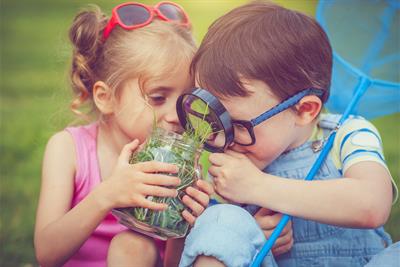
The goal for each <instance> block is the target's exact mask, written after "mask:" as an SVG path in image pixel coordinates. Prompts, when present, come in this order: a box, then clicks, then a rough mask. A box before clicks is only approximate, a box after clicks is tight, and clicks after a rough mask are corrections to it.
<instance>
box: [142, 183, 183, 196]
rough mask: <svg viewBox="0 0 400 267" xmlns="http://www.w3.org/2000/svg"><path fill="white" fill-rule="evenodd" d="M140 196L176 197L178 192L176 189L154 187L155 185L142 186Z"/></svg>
mask: <svg viewBox="0 0 400 267" xmlns="http://www.w3.org/2000/svg"><path fill="white" fill-rule="evenodd" d="M141 192H142V194H143V195H145V196H156V197H176V196H177V195H178V191H177V190H176V189H172V188H167V187H162V186H155V185H147V184H143V185H142V190H141Z"/></svg>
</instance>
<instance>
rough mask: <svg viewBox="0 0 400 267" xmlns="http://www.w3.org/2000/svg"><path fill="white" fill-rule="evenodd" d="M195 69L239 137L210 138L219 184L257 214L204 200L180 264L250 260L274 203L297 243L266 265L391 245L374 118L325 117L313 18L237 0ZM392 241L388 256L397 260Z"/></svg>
mask: <svg viewBox="0 0 400 267" xmlns="http://www.w3.org/2000/svg"><path fill="white" fill-rule="evenodd" d="M227 66H228V67H227ZM192 67H193V70H194V71H195V75H196V78H198V79H197V82H198V84H199V86H201V87H203V88H205V89H207V90H208V91H209V92H207V91H202V93H203V95H204V94H206V93H207V94H208V95H207V99H213V98H212V97H213V96H211V95H210V92H211V93H212V94H213V95H214V96H215V98H214V99H213V102H212V103H213V104H214V105H216V104H215V103H216V101H215V100H216V98H218V99H219V102H220V104H221V105H223V107H224V108H225V109H226V111H227V112H225V111H224V110H223V108H222V107H221V106H218V107H217V108H216V110H222V111H221V114H223V115H224V116H225V117H224V118H227V115H226V114H227V113H229V114H230V116H231V118H232V119H231V120H227V121H230V123H231V125H228V124H227V125H228V126H229V127H228V126H227V127H226V128H227V129H231V128H233V129H234V130H233V135H232V136H231V137H232V138H229V139H228V138H226V139H225V136H227V135H226V134H225V135H222V136H223V137H224V140H225V141H226V140H232V142H226V143H225V144H224V143H223V142H220V141H219V142H217V141H218V138H217V137H216V138H214V139H213V140H211V141H210V142H213V141H214V140H215V142H214V143H213V144H211V145H214V146H218V145H220V144H222V145H224V147H219V148H222V149H223V148H226V151H225V153H214V154H211V155H210V157H209V160H210V162H211V167H210V168H209V170H208V171H209V172H210V174H212V175H213V177H214V184H215V189H216V192H217V193H218V194H220V195H221V196H222V197H224V198H225V199H227V200H230V201H231V202H234V203H239V204H241V205H242V206H244V207H245V208H246V210H248V211H257V212H256V213H255V215H254V217H252V216H251V215H250V213H249V212H247V211H246V210H245V209H242V208H240V207H238V206H234V205H229V204H220V205H215V206H213V207H210V208H208V209H207V210H206V211H205V212H204V213H203V214H202V215H201V216H200V217H199V218H198V220H197V221H196V224H195V226H194V228H193V229H192V230H191V232H190V234H189V236H188V237H187V239H186V242H185V250H184V253H183V255H182V260H181V262H180V266H182V267H186V266H191V265H192V264H194V266H207V267H210V266H223V265H226V266H249V265H250V264H251V262H252V260H253V258H254V256H255V254H256V253H257V252H258V251H259V250H260V249H261V246H262V244H263V243H264V242H265V237H264V233H265V229H266V228H268V222H266V221H265V220H264V219H263V215H264V214H266V213H271V212H272V211H274V212H279V213H285V214H290V215H292V216H294V217H293V219H292V227H293V239H294V244H293V247H292V249H291V250H290V251H289V252H287V253H284V254H281V255H279V256H277V257H275V260H276V262H275V261H274V260H273V259H272V258H271V257H269V258H267V259H266V260H265V261H264V262H263V264H265V263H269V265H267V266H276V263H277V264H278V266H287V267H292V266H293V267H294V266H364V265H365V264H366V263H367V262H368V261H369V260H370V259H371V258H372V257H373V256H374V255H376V254H378V253H380V252H382V251H385V250H384V249H385V247H387V246H389V245H390V244H391V242H392V241H391V239H390V236H389V235H388V234H387V233H386V232H385V230H384V229H383V227H382V225H383V224H384V223H385V222H386V220H387V218H388V216H389V214H390V209H391V204H392V201H394V199H395V198H396V194H397V189H396V186H395V184H394V182H393V179H392V177H391V174H390V172H389V170H388V168H387V166H386V163H385V161H384V157H383V153H382V150H383V149H382V142H381V139H380V137H379V133H378V132H377V130H376V128H375V127H374V126H373V125H372V124H371V123H369V122H368V121H366V120H365V119H363V118H361V117H353V118H350V119H348V120H347V121H346V122H345V123H344V124H343V125H341V127H340V128H339V129H336V126H337V122H338V121H339V118H340V116H338V115H333V114H329V115H327V114H323V115H321V116H319V113H320V111H321V109H322V106H323V103H324V102H325V101H326V100H327V98H328V96H329V87H330V80H331V71H332V49H331V46H330V43H329V40H328V38H327V36H326V34H325V32H324V31H323V30H322V28H321V27H320V26H319V25H318V23H317V22H316V21H315V20H314V19H312V18H310V17H308V16H306V15H304V14H301V13H299V12H296V11H292V10H288V9H285V8H283V7H280V6H278V5H274V4H272V3H268V2H267V3H265V2H262V1H256V2H252V3H250V4H247V5H244V6H241V7H238V8H236V9H234V10H232V11H231V12H229V13H228V14H226V15H224V16H222V17H221V18H220V19H218V20H217V21H216V22H214V24H212V26H211V27H210V28H209V31H208V33H207V35H206V36H205V38H204V39H203V41H202V44H201V46H200V48H199V50H198V52H197V53H196V55H195V57H194V59H193V62H192ZM193 94H195V92H193ZM210 117H211V116H210ZM210 124H211V123H210ZM215 125H218V124H217V123H216V124H215ZM332 130H337V135H336V137H335V141H334V146H333V149H332V150H331V152H330V154H329V156H328V157H327V159H326V160H325V162H324V164H323V165H322V166H321V168H320V170H319V171H318V173H317V175H316V176H315V179H314V181H304V178H305V177H306V175H307V173H308V172H309V170H310V169H311V166H312V165H313V163H314V162H315V160H316V158H317V157H318V155H319V153H320V151H321V147H322V144H323V141H324V139H326V138H327V136H328V135H329V134H330V132H331V131H332ZM263 231H264V233H263ZM268 234H271V232H269V233H268ZM278 241H279V240H278ZM281 242H282V243H285V242H283V240H282V241H281ZM396 249H398V246H394V247H391V249H390V251H392V252H391V253H390V251H389V253H387V254H386V255H393V256H392V258H391V259H388V260H391V261H392V262H398V255H399V254H397V258H395V255H396V254H395V253H393V251H396ZM269 256H271V255H269ZM274 256H276V255H274ZM374 262H375V261H374ZM379 266H392V265H390V264H389V263H387V262H386V265H385V264H384V263H380V265H379Z"/></svg>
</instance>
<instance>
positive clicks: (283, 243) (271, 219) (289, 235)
mask: <svg viewBox="0 0 400 267" xmlns="http://www.w3.org/2000/svg"><path fill="white" fill-rule="evenodd" d="M281 218H282V214H281V213H276V212H274V211H272V210H269V209H266V208H261V209H260V210H259V211H258V212H257V213H256V214H255V215H254V219H255V220H256V221H257V223H258V225H259V226H260V227H261V229H262V230H263V232H264V234H265V238H266V239H268V238H269V237H270V236H271V234H272V232H273V231H274V230H275V228H276V226H277V225H278V223H279V221H280V219H281ZM292 246H293V229H292V221H289V222H288V223H287V225H286V226H285V228H283V230H282V233H281V234H280V235H279V237H278V239H277V240H276V242H275V244H274V246H273V247H272V253H273V254H274V256H278V255H281V254H283V253H286V252H288V251H289V250H290V249H291V248H292Z"/></svg>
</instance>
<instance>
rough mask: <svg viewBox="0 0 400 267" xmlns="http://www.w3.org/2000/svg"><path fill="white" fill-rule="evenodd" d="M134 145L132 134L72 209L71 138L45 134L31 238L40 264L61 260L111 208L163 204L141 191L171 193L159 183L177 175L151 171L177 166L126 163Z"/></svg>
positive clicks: (170, 170) (162, 206) (161, 206)
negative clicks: (99, 179) (106, 172)
mask: <svg viewBox="0 0 400 267" xmlns="http://www.w3.org/2000/svg"><path fill="white" fill-rule="evenodd" d="M137 146H138V141H137V140H135V141H133V142H131V143H130V144H128V145H126V146H124V148H123V149H122V152H121V155H120V157H119V159H118V161H117V164H116V166H115V168H114V170H113V173H112V174H111V176H110V177H109V178H108V179H106V180H105V181H103V182H102V183H100V184H99V185H98V186H97V187H96V188H95V189H93V190H92V191H91V192H90V193H89V194H88V195H87V196H86V197H85V198H84V199H83V200H82V201H80V202H79V203H78V204H77V205H76V206H75V207H73V208H72V209H71V200H72V197H73V188H74V178H73V177H74V175H75V169H76V167H75V166H76V163H75V150H74V143H73V140H72V137H71V136H70V134H69V133H67V132H60V133H58V134H56V135H55V136H53V137H52V138H51V139H50V141H49V142H48V144H47V147H46V152H45V156H44V161H43V173H42V186H41V192H40V199H39V205H38V210H37V217H36V225H35V238H34V243H35V251H36V257H37V259H38V262H39V263H40V265H41V266H44V267H45V266H59V265H62V264H63V263H64V262H65V261H66V260H68V258H70V257H71V256H72V255H73V254H74V253H75V252H76V251H77V250H78V249H79V248H80V246H81V245H82V244H83V243H84V242H85V241H86V240H87V238H88V237H89V236H90V235H91V233H92V232H93V231H94V230H95V229H96V227H97V226H98V225H99V223H100V222H101V221H102V220H103V218H104V217H105V216H106V215H107V213H108V212H109V211H110V210H111V209H112V208H114V207H136V206H141V207H145V208H151V209H154V210H163V209H165V208H166V205H165V204H162V203H155V202H152V201H150V200H147V199H146V196H147V195H153V196H160V197H175V196H176V194H177V192H176V190H175V189H169V188H166V187H164V186H177V185H178V184H179V182H180V181H179V179H178V178H176V177H171V176H167V175H162V174H152V173H153V172H167V173H175V172H177V171H178V169H177V167H176V166H174V165H172V164H166V163H156V162H145V163H139V164H135V165H131V164H129V163H128V161H129V157H130V155H131V153H132V151H134V150H135V149H136V148H137ZM158 185H160V186H158Z"/></svg>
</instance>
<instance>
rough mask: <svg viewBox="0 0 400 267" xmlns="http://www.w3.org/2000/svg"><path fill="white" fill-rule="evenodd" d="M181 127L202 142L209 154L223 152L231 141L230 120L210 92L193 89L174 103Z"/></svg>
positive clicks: (231, 129)
mask: <svg viewBox="0 0 400 267" xmlns="http://www.w3.org/2000/svg"><path fill="white" fill-rule="evenodd" d="M176 110H177V112H178V117H179V121H180V123H181V125H182V126H183V127H184V128H185V129H186V130H189V131H192V132H193V133H195V135H196V136H198V137H200V138H202V140H203V141H204V148H205V149H206V150H208V151H210V152H223V151H224V150H225V149H226V148H227V147H228V146H229V144H231V143H232V141H233V127H232V120H231V117H230V115H229V113H228V111H227V110H226V109H225V107H224V106H223V105H222V104H221V102H220V101H219V100H218V99H217V98H216V97H215V96H214V95H212V94H211V93H210V92H208V91H206V90H204V89H201V88H194V89H193V90H192V92H191V93H188V94H184V95H181V96H180V97H179V98H178V100H177V103H176Z"/></svg>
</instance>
